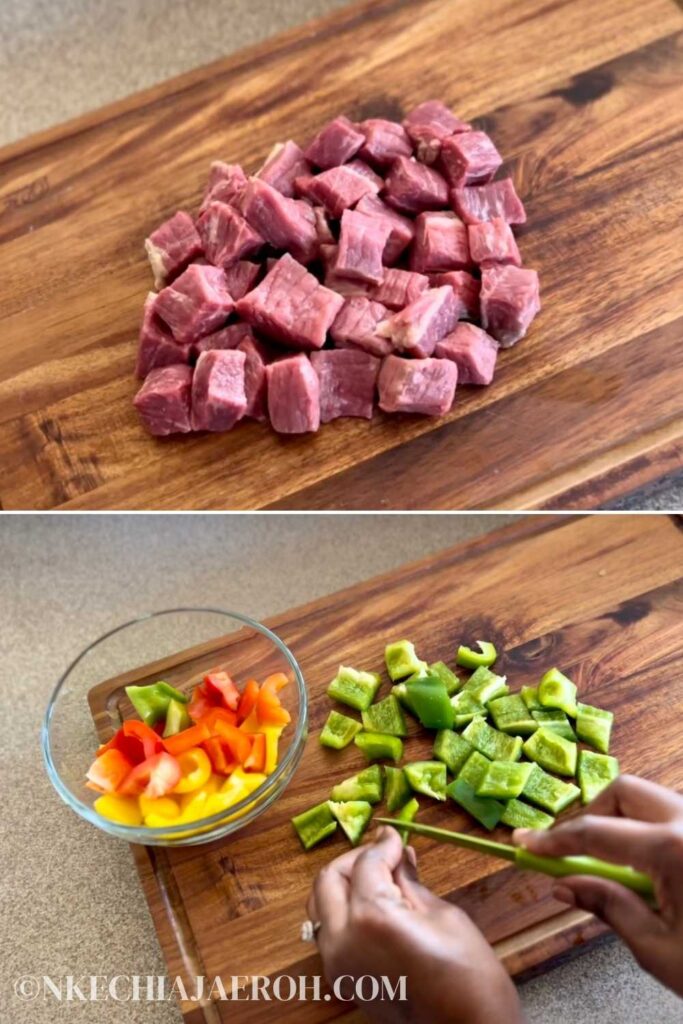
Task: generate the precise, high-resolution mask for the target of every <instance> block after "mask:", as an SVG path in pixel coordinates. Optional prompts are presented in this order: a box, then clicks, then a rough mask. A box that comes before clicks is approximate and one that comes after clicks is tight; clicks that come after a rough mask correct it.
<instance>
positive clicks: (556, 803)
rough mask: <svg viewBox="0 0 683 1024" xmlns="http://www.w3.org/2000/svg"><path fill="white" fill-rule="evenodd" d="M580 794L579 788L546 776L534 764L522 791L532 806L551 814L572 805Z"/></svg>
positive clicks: (551, 776) (571, 783) (552, 776)
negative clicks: (534, 805) (542, 808)
mask: <svg viewBox="0 0 683 1024" xmlns="http://www.w3.org/2000/svg"><path fill="white" fill-rule="evenodd" d="M579 793H580V790H579V787H578V786H575V785H574V783H573V782H563V781H562V779H556V778H555V776H554V775H548V774H547V772H544V771H543V769H542V768H541V767H540V766H539V765H537V764H535V765H534V766H533V768H532V769H531V773H530V775H529V778H528V780H527V782H526V785H525V786H524V789H523V790H522V796H523V797H524V798H525V799H526V800H530V801H531V802H532V804H538V806H539V807H544V808H545V810H546V811H550V813H551V814H559V813H560V812H561V811H563V810H564V809H565V808H566V807H569V805H570V804H572V803H574V801H575V800H576V798H577V797H578V795H579Z"/></svg>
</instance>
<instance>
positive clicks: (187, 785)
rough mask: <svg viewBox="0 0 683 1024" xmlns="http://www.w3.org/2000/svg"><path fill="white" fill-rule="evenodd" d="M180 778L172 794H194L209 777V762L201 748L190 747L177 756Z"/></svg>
mask: <svg viewBox="0 0 683 1024" xmlns="http://www.w3.org/2000/svg"><path fill="white" fill-rule="evenodd" d="M178 763H179V765H180V771H181V778H180V782H178V783H176V785H175V787H174V789H173V792H174V793H194V792H195V790H197V789H201V788H202V786H204V785H205V784H206V782H208V780H209V778H210V777H211V762H210V761H209V758H208V756H207V754H206V751H204V750H202V748H201V747H190V749H189V750H186V751H185V752H184V753H182V754H179V755H178Z"/></svg>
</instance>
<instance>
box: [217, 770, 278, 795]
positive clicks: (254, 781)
mask: <svg viewBox="0 0 683 1024" xmlns="http://www.w3.org/2000/svg"><path fill="white" fill-rule="evenodd" d="M267 778H268V776H267V775H265V774H263V772H245V770H244V768H235V770H234V772H233V773H232V775H231V776H230V779H229V780H228V781H230V780H232V779H235V780H236V781H237V782H242V783H243V784H244V786H245V787H246V792H247V793H253V792H254V790H255V789H258V788H259V786H260V785H262V784H263V783H264V782H265V781H266V779H267ZM226 791H227V783H226V784H225V785H224V786H223V789H222V792H223V793H225V792H226Z"/></svg>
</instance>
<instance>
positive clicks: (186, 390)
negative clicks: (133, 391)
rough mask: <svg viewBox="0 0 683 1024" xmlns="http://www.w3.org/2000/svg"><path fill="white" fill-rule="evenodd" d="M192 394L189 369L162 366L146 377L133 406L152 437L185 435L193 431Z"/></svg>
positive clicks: (190, 368)
mask: <svg viewBox="0 0 683 1024" xmlns="http://www.w3.org/2000/svg"><path fill="white" fill-rule="evenodd" d="M191 394H192V367H191V366H161V367H158V368H157V369H155V370H150V372H149V373H148V374H147V376H146V377H145V381H144V384H143V385H142V387H141V388H140V390H139V391H138V393H137V395H136V396H135V398H134V399H133V405H134V406H135V408H136V409H137V411H138V414H139V416H140V419H141V420H142V422H143V424H144V426H145V427H146V428H147V430H148V431H149V432H150V434H154V436H155V437H165V436H166V435H167V434H187V433H189V431H190V430H192V423H191V413H190V409H191Z"/></svg>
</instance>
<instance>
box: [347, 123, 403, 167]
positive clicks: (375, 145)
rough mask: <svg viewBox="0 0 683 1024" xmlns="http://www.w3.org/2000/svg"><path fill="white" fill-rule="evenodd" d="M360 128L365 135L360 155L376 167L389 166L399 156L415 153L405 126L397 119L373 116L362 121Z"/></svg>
mask: <svg viewBox="0 0 683 1024" xmlns="http://www.w3.org/2000/svg"><path fill="white" fill-rule="evenodd" d="M358 130H359V131H361V132H362V133H363V135H364V136H365V142H364V144H363V146H362V147H361V149H360V150H359V151H358V156H359V157H360V158H361V160H367V161H368V163H371V164H374V166H375V167H380V168H384V167H389V166H390V165H391V164H392V163H393V162H394V160H396V159H397V158H398V157H399V156H412V155H413V147H412V145H411V143H410V139H409V138H408V136H407V134H406V130H405V128H404V127H403V126H402V125H400V124H397V123H396V122H395V121H385V120H384V119H383V118H380V117H371V118H368V120H367V121H361V123H360V124H359V125H358Z"/></svg>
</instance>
